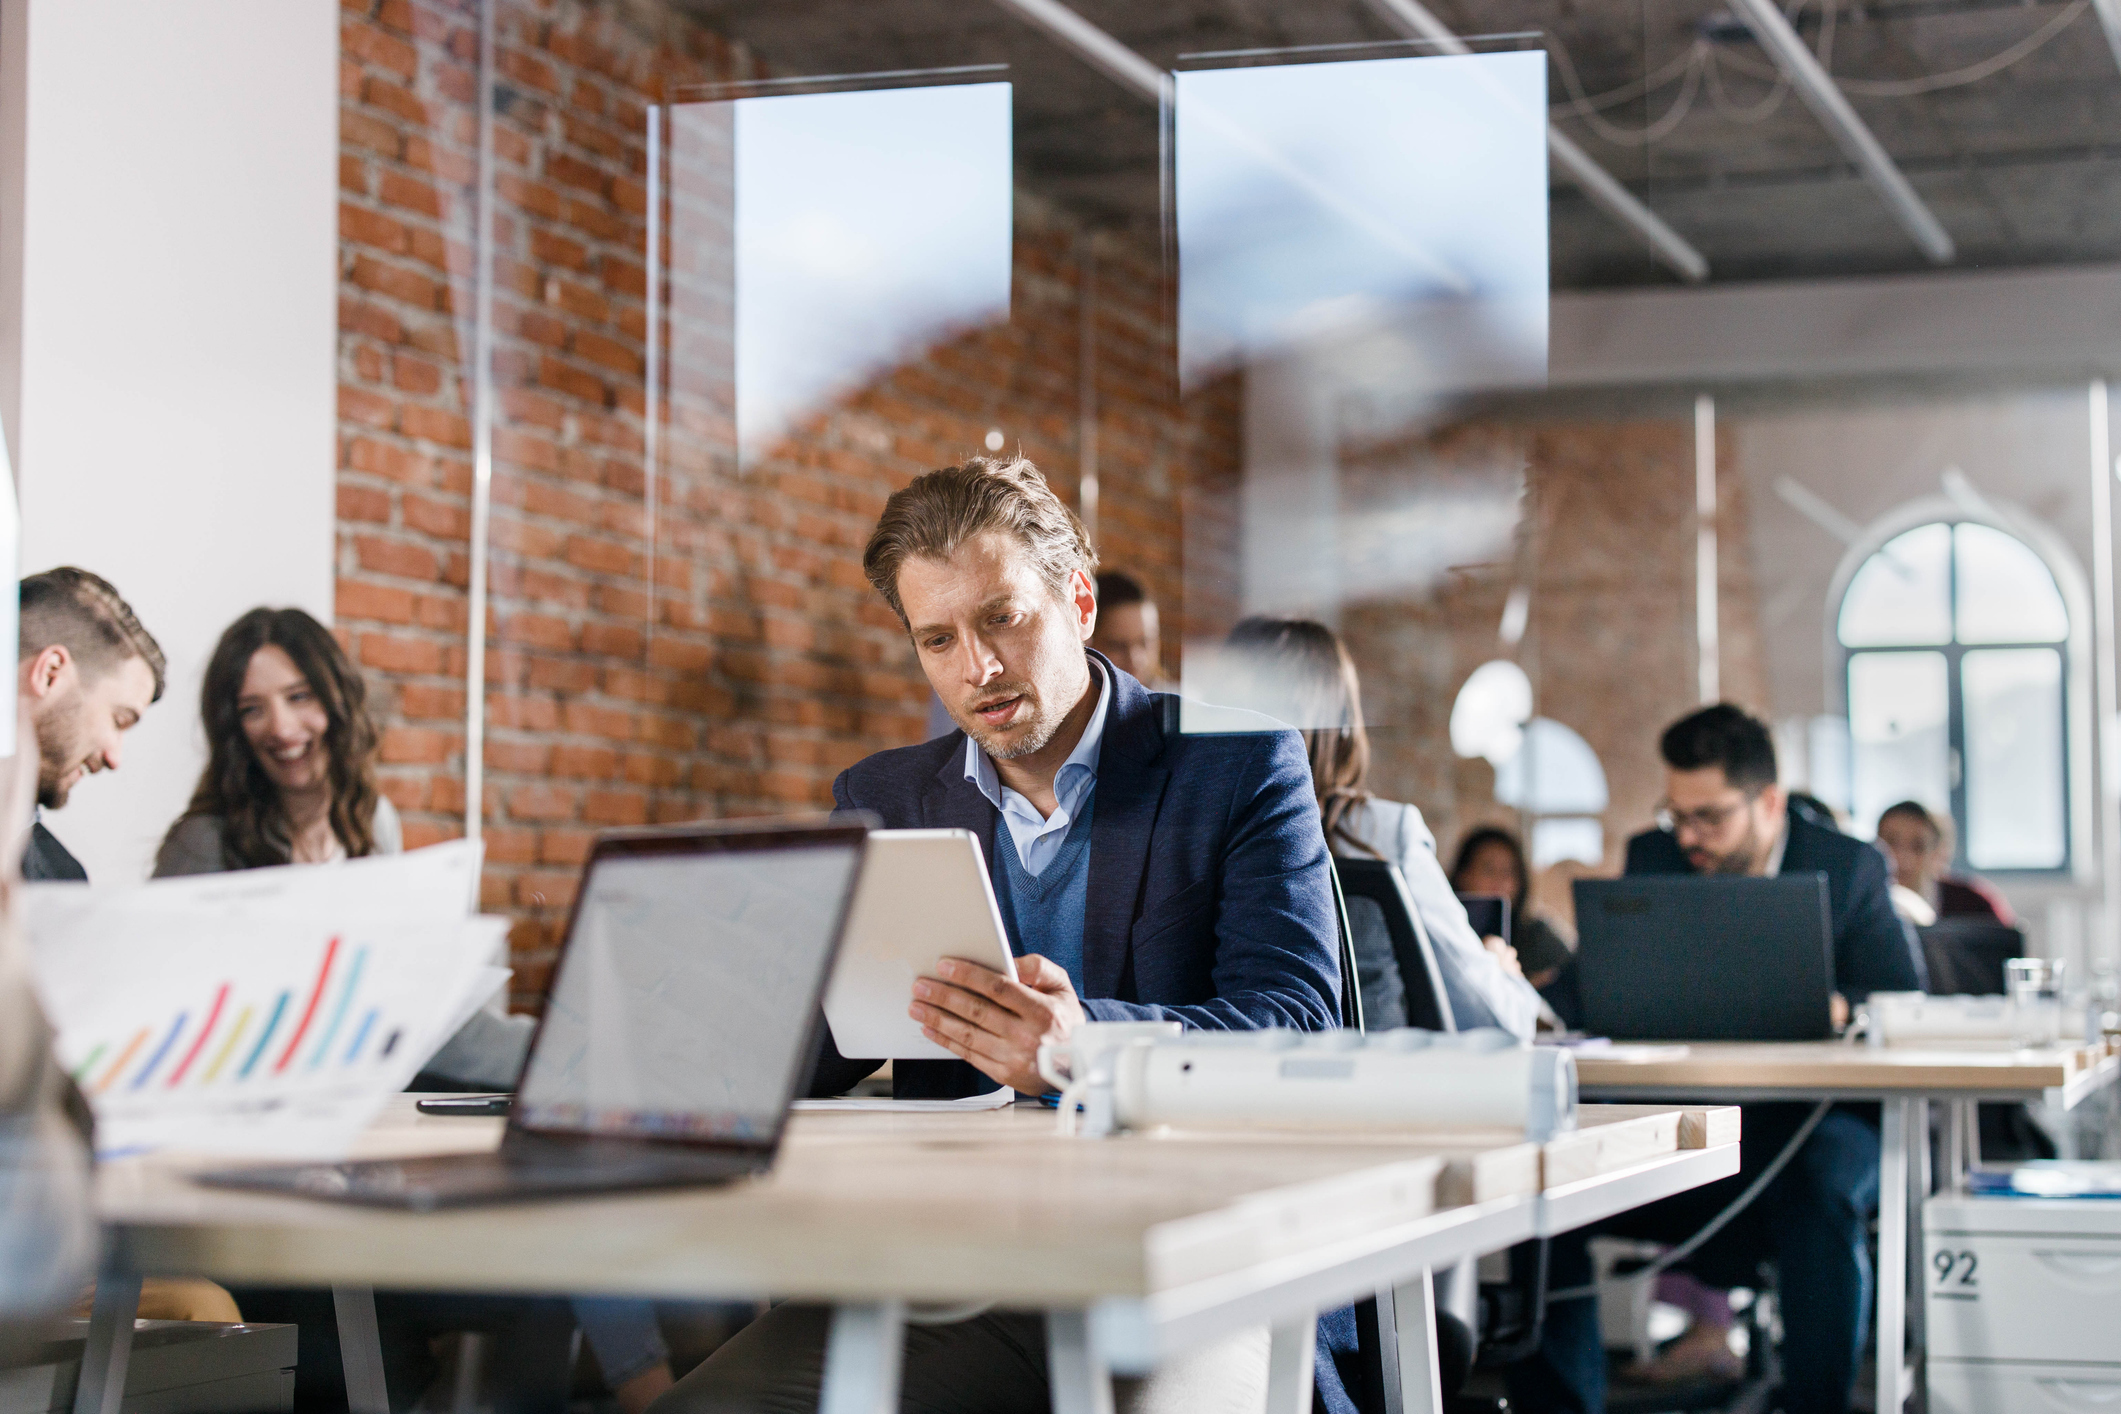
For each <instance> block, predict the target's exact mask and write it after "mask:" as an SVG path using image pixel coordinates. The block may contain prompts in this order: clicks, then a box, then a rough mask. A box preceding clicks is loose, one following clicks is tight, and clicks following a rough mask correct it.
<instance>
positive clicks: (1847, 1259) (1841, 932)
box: [1511, 703, 1923, 1414]
mask: <svg viewBox="0 0 2121 1414" xmlns="http://www.w3.org/2000/svg"><path fill="white" fill-rule="evenodd" d="M1659 747H1660V750H1661V752H1662V754H1663V757H1664V764H1665V804H1664V808H1663V809H1662V810H1660V811H1659V812H1658V814H1659V823H1660V828H1658V829H1655V830H1650V831H1647V832H1645V833H1643V834H1640V835H1637V836H1636V837H1635V838H1633V839H1632V840H1629V841H1628V852H1627V872H1628V873H1629V874H1687V873H1694V874H1741V875H1752V876H1755V877H1774V876H1775V875H1778V874H1784V873H1811V872H1817V873H1821V874H1824V875H1825V876H1826V880H1827V894H1828V899H1829V906H1830V910H1831V913H1832V923H1833V943H1834V979H1835V984H1836V987H1837V989H1838V992H1837V996H1838V997H1839V998H1845V999H1846V1000H1842V1001H1841V1003H1840V1006H1841V1009H1843V1010H1844V1011H1845V1009H1846V1006H1847V1004H1848V1002H1849V1001H1861V1000H1862V999H1863V998H1864V997H1866V996H1868V995H1869V994H1870V993H1872V992H1874V991H1889V992H1911V991H1920V990H1921V989H1922V984H1923V967H1922V955H1921V953H1920V952H1919V951H1918V950H1917V947H1916V944H1915V940H1914V938H1913V936H1912V935H1911V934H1910V933H1909V932H1908V930H1907V928H1906V927H1905V925H1903V924H1902V923H1901V921H1900V919H1899V918H1898V917H1897V916H1896V915H1895V914H1894V912H1893V908H1892V904H1891V902H1890V900H1889V899H1888V897H1887V893H1886V871H1885V860H1884V858H1883V857H1882V856H1881V855H1880V854H1879V853H1878V851H1877V850H1875V849H1872V848H1871V847H1870V846H1869V845H1867V844H1865V843H1863V842H1862V841H1860V840H1856V839H1851V838H1850V837H1849V836H1847V835H1843V834H1840V833H1838V832H1836V831H1834V830H1830V829H1827V828H1826V827H1824V826H1822V825H1819V824H1817V823H1815V822H1814V821H1812V820H1810V819H1808V818H1807V817H1805V816H1804V815H1802V814H1800V813H1798V812H1795V811H1792V810H1790V809H1789V808H1788V804H1787V801H1786V799H1785V796H1784V792H1783V789H1782V787H1781V786H1780V785H1778V784H1777V782H1776V764H1775V744H1774V738H1773V737H1772V735H1771V734H1770V733H1769V730H1768V727H1767V724H1766V723H1764V722H1762V721H1760V720H1759V719H1758V718H1756V717H1754V716H1752V715H1750V714H1749V713H1747V712H1745V711H1743V710H1742V709H1740V708H1737V707H1734V706H1731V705H1730V704H1728V703H1720V704H1718V705H1716V706H1714V707H1706V708H1703V709H1702V710H1701V711H1699V712H1696V713H1694V714H1693V715H1691V716H1689V717H1685V718H1683V719H1681V720H1680V721H1678V722H1675V723H1674V724H1673V725H1672V726H1671V727H1670V728H1668V729H1667V730H1666V731H1665V733H1664V737H1663V739H1662V741H1661V742H1660V743H1659ZM1573 980H1574V968H1573V965H1572V966H1571V967H1567V968H1564V969H1563V974H1562V978H1561V980H1560V981H1559V982H1557V983H1556V986H1555V995H1557V996H1561V997H1562V998H1563V1001H1561V1002H1557V1003H1556V1010H1557V1011H1560V1012H1561V1014H1562V1017H1563V1019H1564V1020H1565V1021H1567V1022H1569V1023H1570V1024H1571V1025H1580V1024H1581V1013H1580V1011H1576V1012H1575V1013H1574V1014H1572V1011H1573V1010H1574V1004H1573V1000H1572V998H1573V994H1572V993H1570V992H1569V991H1568V989H1569V987H1570V984H1572V983H1573ZM1564 1002H1568V1003H1570V1005H1569V1006H1567V1007H1565V1006H1564ZM1811 1110H1812V1106H1809V1105H1802V1104H1797V1105H1790V1104H1780V1105H1747V1106H1746V1107H1745V1112H1744V1129H1743V1139H1742V1143H1741V1149H1740V1162H1739V1171H1738V1173H1737V1175H1736V1176H1735V1177H1732V1178H1728V1179H1725V1180H1723V1181H1721V1182H1719V1183H1713V1184H1709V1185H1708V1186H1706V1187H1704V1188H1697V1189H1694V1190H1692V1191H1691V1192H1688V1193H1683V1194H1680V1195H1679V1196H1677V1197H1675V1198H1669V1199H1666V1200H1665V1201H1663V1202H1661V1203H1654V1204H1651V1205H1650V1206H1649V1207H1646V1208H1641V1209H1638V1210H1636V1211H1635V1212H1633V1213H1628V1214H1624V1215H1622V1216H1621V1217H1619V1218H1616V1219H1614V1220H1612V1221H1611V1222H1609V1223H1607V1224H1604V1225H1602V1226H1601V1229H1600V1230H1601V1231H1606V1232H1612V1233H1617V1234H1621V1235H1624V1236H1629V1237H1638V1238H1644V1239H1648V1240H1653V1241H1659V1242H1670V1243H1677V1242H1679V1241H1681V1240H1683V1239H1685V1238H1687V1237H1688V1236H1690V1235H1692V1234H1693V1233H1694V1232H1696V1231H1698V1230H1699V1229H1701V1228H1702V1227H1703V1226H1705V1225H1706V1224H1707V1223H1708V1221H1709V1220H1710V1219H1711V1218H1713V1217H1714V1216H1715V1215H1716V1214H1718V1213H1720V1212H1721V1211H1723V1209H1724V1208H1725V1207H1727V1206H1728V1205H1729V1204H1730V1203H1731V1202H1732V1201H1733V1200H1734V1199H1735V1198H1736V1197H1737V1196H1738V1194H1739V1193H1740V1191H1742V1190H1743V1189H1744V1188H1745V1187H1746V1186H1747V1185H1748V1184H1750V1183H1751V1182H1752V1181H1753V1179H1754V1178H1755V1177H1756V1176H1758V1175H1759V1174H1760V1173H1761V1172H1762V1171H1763V1170H1764V1169H1765V1168H1766V1167H1767V1166H1768V1164H1770V1163H1771V1162H1772V1161H1773V1160H1774V1158H1775V1156H1776V1154H1778V1153H1779V1152H1780V1151H1781V1150H1782V1148H1783V1147H1784V1145H1785V1144H1786V1143H1787V1142H1788V1141H1789V1140H1790V1139H1791V1138H1792V1137H1793V1136H1794V1135H1795V1134H1796V1132H1797V1130H1798V1128H1799V1127H1800V1126H1801V1125H1802V1124H1803V1123H1804V1122H1805V1120H1806V1118H1807V1117H1808V1116H1809V1115H1810V1113H1811ZM1878 1154H1879V1139H1878V1125H1877V1120H1876V1117H1875V1114H1872V1115H1866V1114H1864V1113H1863V1112H1862V1111H1861V1110H1860V1109H1858V1108H1853V1107H1849V1106H1837V1107H1835V1108H1834V1109H1831V1110H1829V1111H1828V1112H1827V1113H1826V1114H1825V1116H1824V1117H1823V1118H1822V1119H1821V1120H1820V1122H1819V1124H1818V1127H1817V1128H1815V1129H1814V1130H1813V1131H1812V1133H1811V1135H1810V1136H1809V1137H1808V1138H1807V1139H1806V1140H1805V1141H1804V1144H1803V1145H1802V1147H1800V1148H1799V1149H1798V1150H1797V1152H1796V1155H1795V1157H1794V1158H1793V1159H1792V1160H1791V1162H1790V1164H1789V1166H1788V1167H1787V1168H1785V1169H1784V1170H1783V1171H1782V1173H1781V1174H1779V1175H1778V1176H1777V1177H1776V1178H1775V1180H1774V1181H1773V1182H1772V1183H1770V1184H1769V1185H1768V1186H1767V1187H1766V1189H1764V1190H1763V1191H1762V1192H1761V1195H1760V1197H1759V1198H1758V1199H1756V1200H1755V1201H1754V1203H1753V1204H1752V1206H1751V1207H1749V1208H1748V1209H1746V1211H1745V1212H1744V1213H1743V1214H1741V1215H1740V1216H1739V1217H1738V1218H1737V1219H1736V1220H1734V1221H1733V1222H1732V1223H1731V1224H1730V1226H1728V1227H1726V1228H1724V1229H1723V1230H1722V1231H1721V1232H1719V1233H1718V1234H1717V1235H1716V1236H1715V1237H1714V1238H1712V1239H1711V1240H1710V1241H1709V1242H1708V1243H1707V1244H1705V1245H1704V1246H1703V1247H1702V1248H1701V1250H1700V1251H1699V1252H1697V1253H1696V1254H1695V1255H1694V1257H1693V1258H1691V1259H1690V1261H1689V1266H1690V1268H1691V1269H1692V1270H1694V1271H1695V1272H1696V1273H1697V1274H1698V1275H1701V1276H1703V1277H1704V1278H1705V1279H1707V1280H1710V1281H1712V1283H1713V1284H1716V1285H1722V1286H1737V1285H1749V1284H1751V1283H1752V1282H1753V1281H1754V1280H1755V1278H1754V1276H1753V1273H1754V1272H1756V1271H1757V1270H1758V1268H1759V1266H1760V1263H1761V1262H1762V1261H1763V1260H1765V1259H1768V1258H1772V1259H1773V1260H1774V1262H1775V1264H1776V1268H1777V1272H1778V1285H1779V1290H1780V1295H1781V1301H1782V1308H1781V1309H1782V1324H1783V1331H1784V1337H1783V1342H1782V1364H1783V1387H1784V1404H1783V1406H1782V1407H1783V1408H1785V1409H1786V1410H1788V1411H1789V1414H1840V1411H1844V1410H1846V1409H1847V1408H1848V1407H1849V1398H1850V1395H1851V1393H1852V1392H1853V1390H1854V1388H1855V1381H1856V1363H1857V1359H1858V1357H1859V1355H1860V1354H1861V1352H1862V1350H1863V1343H1864V1336H1865V1333H1866V1331H1867V1330H1868V1328H1869V1321H1870V1303H1871V1267H1870V1253H1869V1248H1868V1245H1867V1236H1868V1227H1869V1223H1870V1219H1871V1216H1872V1214H1873V1212H1874V1211H1875V1210H1876V1209H1877V1206H1878ZM1570 1239H1573V1240H1570ZM1553 1262H1554V1266H1553V1284H1554V1286H1555V1287H1556V1288H1561V1289H1566V1288H1571V1287H1576V1286H1580V1285H1583V1284H1585V1283H1587V1282H1588V1281H1589V1280H1590V1262H1589V1258H1588V1255H1587V1252H1586V1249H1585V1246H1584V1234H1581V1233H1576V1234H1570V1235H1569V1239H1559V1240H1557V1241H1556V1242H1555V1244H1554V1249H1553ZM1722 1339H1723V1333H1722V1332H1719V1331H1716V1330H1715V1329H1713V1328H1712V1327H1707V1326H1704V1327H1700V1328H1697V1330H1696V1331H1695V1332H1691V1333H1690V1334H1689V1336H1687V1337H1682V1342H1684V1341H1686V1340H1692V1341H1693V1342H1694V1344H1695V1347H1697V1349H1696V1350H1695V1351H1691V1352H1690V1351H1678V1352H1671V1353H1677V1354H1680V1355H1681V1356H1682V1357H1684V1358H1694V1356H1695V1355H1696V1354H1698V1356H1699V1358H1700V1360H1701V1363H1702V1364H1703V1365H1704V1366H1706V1365H1707V1364H1708V1363H1710V1357H1712V1356H1713V1355H1714V1353H1715V1351H1714V1345H1715V1343H1716V1342H1718V1341H1720V1340H1722ZM1511 1383H1512V1401H1513V1402H1514V1403H1517V1404H1519V1405H1521V1406H1522V1407H1523V1408H1525V1409H1527V1410H1533V1411H1538V1410H1548V1409H1568V1410H1581V1411H1588V1414H1596V1411H1599V1410H1602V1409H1603V1408H1604V1407H1605V1355H1604V1351H1603V1349H1602V1348H1601V1342H1600V1338H1599V1331H1598V1313H1597V1304H1596V1302H1595V1301H1594V1300H1590V1299H1578V1300H1573V1301H1561V1302H1555V1303H1554V1304H1552V1305H1551V1306H1549V1308H1548V1311H1547V1330H1546V1338H1545V1341H1544V1343H1543V1344H1542V1346H1541V1348H1540V1352H1539V1354H1538V1355H1536V1356H1534V1357H1533V1358H1532V1359H1531V1360H1528V1361H1525V1362H1523V1363H1521V1364H1520V1365H1518V1366H1517V1367H1515V1368H1514V1369H1513V1371H1512V1380H1511Z"/></svg>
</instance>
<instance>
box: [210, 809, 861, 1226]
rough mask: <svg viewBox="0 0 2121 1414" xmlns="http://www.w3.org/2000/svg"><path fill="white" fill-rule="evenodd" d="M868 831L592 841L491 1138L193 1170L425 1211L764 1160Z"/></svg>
mask: <svg viewBox="0 0 2121 1414" xmlns="http://www.w3.org/2000/svg"><path fill="white" fill-rule="evenodd" d="M867 833H868V829H867V826H866V825H864V824H862V823H859V822H856V823H849V822H846V821H844V820H839V821H831V822H813V821H793V822H791V821H764V822H747V823H738V824H727V825H688V826H680V827H675V828H670V829H651V830H625V831H614V832H612V833H608V834H605V835H602V836H600V837H599V838H598V839H597V842H596V845H595V847H594V849H593V850H592V851H591V853H590V856H589V860H588V863H587V864H586V865H584V867H583V871H582V884H581V888H580V889H579V890H578V891H577V893H576V895H575V903H574V908H573V911H572V913H571V914H570V916H569V918H568V921H567V933H566V936H565V939H564V940H563V942H562V943H561V951H560V957H559V961H558V964H557V965H556V967H555V969H554V973H553V981H552V987H551V990H550V992H549V993H548V995H547V997H546V1002H545V1013H544V1017H543V1019H542V1020H541V1021H540V1022H539V1024H538V1030H537V1034H536V1035H535V1036H534V1037H533V1038H532V1040H531V1045H530V1058H529V1060H528V1061H527V1062H526V1064H525V1066H524V1070H523V1077H522V1080H521V1081H520V1082H519V1083H518V1087H517V1091H516V1098H515V1102H514V1104H513V1106H512V1107H511V1108H510V1111H509V1119H508V1128H507V1131H506V1132H505V1134H504V1135H503V1137H502V1140H501V1145H500V1147H499V1148H498V1149H496V1150H494V1151H493V1152H492V1153H486V1154H451V1155H442V1156H436V1157H432V1158H420V1159H402V1160H381V1161H365V1162H353V1163H338V1164H281V1165H274V1166H270V1167H258V1168H243V1169H228V1170H221V1171H217V1172H212V1173H206V1174H202V1175H200V1176H199V1179H200V1182H202V1183H208V1184H213V1185H215V1186H218V1187H226V1188H248V1189H262V1190H266V1191H270V1192H280V1193H296V1194H301V1195H303V1196H305V1197H312V1198H327V1199H335V1200H338V1201H342V1202H351V1203H367V1204H373V1205H378V1206H383V1207H394V1208H414V1209H431V1208H440V1207H450V1206H456V1205H462V1204H471V1203H491V1202H500V1201H507V1200H512V1199H529V1198H551V1197H557V1196H560V1195H563V1194H568V1193H596V1192H609V1191H613V1190H619V1189H631V1188H657V1187H669V1186H677V1185H684V1184H703V1183H719V1182H725V1181H727V1180H730V1179H733V1178H739V1177H742V1176H745V1175H748V1174H754V1173H761V1172H764V1171H765V1170H767V1169H769V1168H771V1167H772V1165H773V1159H774V1155H775V1153H776V1151H777V1150H778V1149H779V1147H780V1139H781V1132H782V1130H783V1128H784V1127H785V1125H786V1122H787V1116H788V1107H789V1104H790V1102H791V1101H792V1100H793V1099H794V1098H795V1093H796V1089H797V1087H798V1086H800V1085H801V1084H803V1082H804V1081H805V1079H806V1078H807V1072H808V1069H809V1066H810V1062H811V1052H812V1046H813V1042H814V1036H813V1031H814V1027H815V1019H816V1017H817V1015H818V1002H819V999H820V997H821V996H822V994H823V992H824V987H825V979H826V977H827V975H828V974H829V973H830V972H831V970H832V962H833V958H834V956H835V954H836V952H837V950H838V947H839V940H840V933H841V930H842V928H843V927H844V925H845V921H846V912H847V904H848V900H849V899H850V898H851V897H852V895H853V892H854V883H855V877H856V874H857V872H858V871H859V867H860V863H861V858H862V841H863V839H864V837H865V836H866V835H867Z"/></svg>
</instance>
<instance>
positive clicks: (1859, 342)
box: [1547, 265, 2121, 388]
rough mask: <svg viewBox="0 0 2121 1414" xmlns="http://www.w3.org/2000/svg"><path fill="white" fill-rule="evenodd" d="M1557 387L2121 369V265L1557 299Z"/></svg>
mask: <svg viewBox="0 0 2121 1414" xmlns="http://www.w3.org/2000/svg"><path fill="white" fill-rule="evenodd" d="M1549 328H1550V329H1551V331H1552V333H1551V342H1550V343H1549V346H1548V364H1547V376H1548V381H1549V383H1550V385H1551V386H1553V387H1556V388H1585V387H1620V386H1625V385H1629V384H1678V385H1682V386H1687V387H1699V386H1701V385H1702V384H1705V383H1706V384H1728V383H1743V382H1760V381H1771V380H1776V379H1800V380H1819V379H1829V378H1836V379H1848V378H1854V377H1869V376H1885V377H1907V376H1909V375H1920V374H1933V375H1934V374H1962V375H1963V374H1988V373H2009V374H2019V375H2022V374H2025V373H2029V372H2031V373H2038V374H2041V375H2043V376H2047V377H2054V378H2057V379H2058V381H2059V380H2062V379H2072V378H2077V377H2080V376H2085V375H2088V374H2091V373H2096V372H2109V373H2110V372H2112V371H2114V370H2116V369H2121V266H2117V265H2082V266H2069V267H2056V268H2048V269H2033V270H1999V271H1966V270H1952V271H1938V272H1932V273H1925V274H1920V275H1886V276H1874V277H1869V278H1863V279H1845V280H1791V281H1775V282H1765V283H1759V284H1733V285H1712V286H1710V287H1708V288H1706V289H1684V290H1673V289H1647V290H1607V291H1598V292H1594V293H1589V294H1565V295H1556V296H1555V297H1554V301H1553V305H1552V310H1551V317H1550V322H1549Z"/></svg>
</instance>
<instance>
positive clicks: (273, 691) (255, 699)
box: [155, 609, 404, 878]
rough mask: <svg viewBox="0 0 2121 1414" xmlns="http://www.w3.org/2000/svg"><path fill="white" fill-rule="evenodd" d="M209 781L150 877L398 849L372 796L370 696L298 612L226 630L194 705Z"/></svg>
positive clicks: (257, 617) (256, 616)
mask: <svg viewBox="0 0 2121 1414" xmlns="http://www.w3.org/2000/svg"><path fill="white" fill-rule="evenodd" d="M199 718H200V720H201V722H203V723H204V725H205V727H206V749H207V758H206V770H205V771H204V772H202V773H201V774H200V777H199V784H198V787H197V788H196V789H195V790H193V792H192V798H191V804H190V805H189V806H187V807H186V808H185V811H184V814H183V815H182V816H180V817H179V818H178V820H177V823H176V824H174V825H172V826H170V829H169V834H168V835H167V836H166V837H165V838H164V839H163V841H162V849H161V852H160V853H159V854H158V855H157V856H156V859H155V875H156V877H157V878H162V877H166V876H168V875H173V874H216V873H220V872H222V871H223V870H228V869H256V868H260V867H262V866H265V865H270V864H324V863H329V862H330V861H332V860H335V859H347V858H359V857H360V856H362V855H368V854H396V853H397V852H398V851H399V850H400V849H402V848H403V847H404V842H403V836H402V832H401V830H400V828H399V825H398V813H397V811H396V810H395V809H393V808H392V806H391V804H390V802H389V801H388V800H386V799H384V798H383V796H382V795H381V794H380V793H379V792H378V791H377V789H376V768H375V758H376V741H377V733H376V726H375V721H374V719H373V718H371V717H370V716H369V715H368V686H367V684H366V683H364V682H363V681H362V680H361V674H360V672H359V671H358V670H357V669H356V668H355V667H354V665H353V663H352V662H351V661H349V660H348V658H347V656H346V653H345V651H344V650H343V649H341V648H340V647H339V641H338V640H337V639H335V638H333V637H332V635H331V630H330V629H327V628H326V627H324V625H322V624H320V623H318V622H317V621H316V620H315V619H314V618H311V617H310V616H309V615H308V614H306V613H304V612H302V611H301V610H300V609H252V610H251V611H250V612H249V613H247V614H245V615H244V616H243V617H242V618H240V619H237V620H236V621H235V622H234V623H232V624H230V625H229V626H228V631H227V632H226V633H223V634H222V635H221V641H220V643H218V644H217V645H215V647H214V654H213V657H212V658H211V659H209V660H208V662H207V665H206V680H205V683H204V685H203V686H202V688H201V690H200V694H199Z"/></svg>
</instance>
